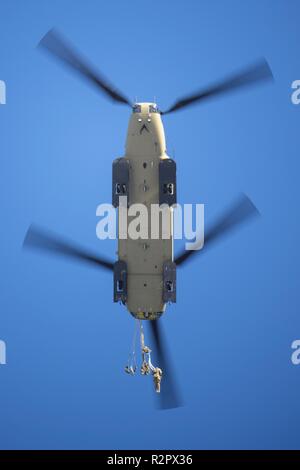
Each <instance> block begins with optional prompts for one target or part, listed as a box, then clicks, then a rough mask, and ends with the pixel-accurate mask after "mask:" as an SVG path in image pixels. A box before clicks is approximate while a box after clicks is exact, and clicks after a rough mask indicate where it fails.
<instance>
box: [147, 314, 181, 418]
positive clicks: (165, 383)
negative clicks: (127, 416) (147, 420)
mask: <svg viewBox="0 0 300 470" xmlns="http://www.w3.org/2000/svg"><path fill="white" fill-rule="evenodd" d="M149 323H150V329H151V333H152V337H153V341H154V348H155V349H154V348H153V349H154V353H155V354H156V357H157V360H156V366H157V367H159V368H160V369H162V381H161V390H160V393H159V394H157V400H158V406H159V408H160V409H169V408H178V407H179V406H182V400H181V397H180V393H179V388H178V386H177V384H176V380H175V375H174V370H173V367H172V364H171V359H170V355H169V354H168V349H167V344H166V338H165V335H164V334H163V328H162V322H161V320H150V321H149Z"/></svg>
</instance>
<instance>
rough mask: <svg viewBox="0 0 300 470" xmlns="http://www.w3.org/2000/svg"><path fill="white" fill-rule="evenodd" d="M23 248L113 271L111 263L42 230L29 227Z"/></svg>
mask: <svg viewBox="0 0 300 470" xmlns="http://www.w3.org/2000/svg"><path fill="white" fill-rule="evenodd" d="M23 247H24V248H29V249H34V250H41V251H46V252H49V253H52V254H54V255H61V256H64V257H67V258H71V259H73V260H75V261H80V262H84V263H89V264H92V265H94V266H98V267H99V268H104V269H108V270H110V271H112V270H113V266H114V265H113V263H112V262H111V261H108V260H106V259H105V258H102V257H99V256H97V255H95V254H93V253H90V252H89V251H86V250H85V249H83V248H81V247H79V246H77V245H75V244H73V243H72V242H69V241H66V240H64V239H62V238H60V237H58V236H57V235H54V234H51V233H49V232H46V231H45V230H43V229H40V228H38V227H35V226H33V225H31V226H30V227H29V229H28V231H27V234H26V237H25V239H24V242H23Z"/></svg>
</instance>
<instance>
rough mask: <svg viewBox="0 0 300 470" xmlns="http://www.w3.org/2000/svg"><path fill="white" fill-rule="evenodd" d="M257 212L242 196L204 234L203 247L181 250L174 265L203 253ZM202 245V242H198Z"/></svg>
mask: <svg viewBox="0 0 300 470" xmlns="http://www.w3.org/2000/svg"><path fill="white" fill-rule="evenodd" d="M258 215H259V212H258V210H257V208H256V207H255V205H254V204H253V202H252V201H251V200H250V199H249V198H248V196H246V195H245V194H242V195H241V196H240V197H239V199H238V200H237V201H236V202H235V203H234V204H233V205H232V206H231V207H230V208H229V209H228V210H227V211H226V212H225V213H224V214H223V215H222V216H221V217H220V218H219V219H218V220H217V221H216V222H215V223H214V224H213V225H212V226H211V228H210V229H209V230H208V231H207V232H205V237H204V246H203V249H201V250H187V251H186V250H183V251H182V253H181V254H179V256H177V257H176V258H175V263H176V264H177V266H180V265H181V264H182V263H184V262H185V261H186V260H187V259H188V258H190V257H191V256H193V255H196V254H199V253H203V251H206V248H207V247H208V246H211V244H212V243H213V242H216V241H217V240H218V239H220V237H221V236H223V235H225V234H227V233H229V232H231V231H232V230H234V229H235V228H237V227H239V226H241V225H242V224H243V223H244V222H246V221H248V220H249V219H251V218H252V217H254V216H258ZM200 244H202V240H201V242H200Z"/></svg>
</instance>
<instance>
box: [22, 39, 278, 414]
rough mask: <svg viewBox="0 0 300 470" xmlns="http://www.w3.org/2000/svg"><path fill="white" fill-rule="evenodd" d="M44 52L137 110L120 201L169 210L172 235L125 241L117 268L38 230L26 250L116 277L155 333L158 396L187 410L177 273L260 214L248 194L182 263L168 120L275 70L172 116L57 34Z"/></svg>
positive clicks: (228, 84) (236, 80) (229, 85)
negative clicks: (170, 317)
mask: <svg viewBox="0 0 300 470" xmlns="http://www.w3.org/2000/svg"><path fill="white" fill-rule="evenodd" d="M40 46H41V47H42V48H43V49H45V50H46V51H48V52H50V53H51V54H52V55H54V56H55V57H57V58H58V59H60V61H62V62H63V63H64V64H65V65H67V66H68V67H69V68H71V69H72V70H74V71H75V72H77V74H79V75H80V76H82V77H83V78H85V79H86V80H87V81H89V82H90V83H91V84H92V85H94V86H95V87H96V88H97V89H98V90H99V91H101V92H102V93H103V94H104V95H106V96H107V97H108V98H109V99H110V100H112V101H114V102H116V103H119V104H122V105H127V106H129V107H130V108H131V111H132V112H131V116H130V120H129V126H128V133H127V142H126V151H125V155H124V157H122V158H118V159H116V160H114V162H113V178H112V179H113V181H112V203H113V205H114V206H115V207H116V208H118V206H119V202H120V196H123V197H125V196H126V198H127V202H128V207H130V206H131V205H132V204H136V203H142V204H144V205H145V206H146V207H148V208H150V206H151V205H152V204H159V205H161V204H165V205H167V208H169V211H168V214H167V217H168V223H169V228H170V237H169V238H166V239H164V238H163V237H161V236H160V237H159V238H158V239H152V238H151V237H149V238H148V239H146V240H145V239H142V240H141V239H131V238H130V237H126V238H125V237H124V238H121V237H120V236H119V237H118V260H117V261H116V262H114V261H110V260H107V259H105V258H104V257H102V256H98V255H97V254H94V253H91V252H89V251H87V250H85V249H82V248H81V247H79V246H78V245H75V244H73V243H71V242H69V241H66V240H64V239H62V238H60V237H58V236H56V235H54V234H51V233H49V232H47V231H45V230H42V229H40V228H38V227H36V226H31V227H30V228H29V230H28V232H27V235H26V238H25V240H24V246H25V247H29V248H35V249H42V250H46V251H50V252H52V253H56V254H60V255H64V256H68V257H71V258H74V259H75V260H78V261H82V262H85V263H89V264H93V265H97V266H98V267H99V268H102V269H105V270H108V271H111V272H112V273H113V278H114V301H115V302H122V303H123V304H124V305H126V307H127V309H128V310H129V312H130V313H131V314H132V315H133V316H134V317H135V318H136V319H138V321H139V323H140V324H141V321H142V320H148V323H149V324H150V329H151V330H152V334H153V335H152V336H153V341H154V345H155V348H156V352H157V358H158V363H159V366H160V367H154V366H153V365H152V363H151V357H150V350H149V348H147V346H145V344H144V334H143V330H142V327H141V347H142V358H143V363H142V368H141V372H142V373H144V374H147V373H152V374H153V377H154V382H155V385H156V390H157V391H160V381H161V379H162V388H161V393H160V394H159V397H160V405H161V407H162V408H172V407H176V406H179V405H180V397H179V393H178V389H177V387H176V384H175V380H174V375H173V373H172V371H171V365H170V360H169V358H168V355H167V350H166V344H165V340H164V338H163V335H162V330H161V323H160V321H159V318H160V317H161V315H162V313H163V312H164V311H165V308H166V305H167V304H168V303H170V302H176V268H177V267H182V266H184V265H185V263H187V261H188V260H191V259H192V257H193V256H197V255H199V254H200V253H203V252H204V251H206V248H207V247H208V246H210V245H211V244H213V243H214V242H215V241H217V240H218V239H219V237H220V236H221V235H224V234H225V233H228V232H229V231H231V230H233V229H234V228H236V227H237V226H239V225H240V224H242V223H243V222H245V221H246V220H248V219H249V218H251V217H253V216H255V215H257V214H258V211H257V209H256V207H255V206H254V204H253V203H252V202H251V201H250V199H249V198H248V197H247V196H245V195H242V196H240V197H239V199H238V200H237V201H236V202H235V203H234V204H233V205H232V206H231V207H230V208H229V209H227V210H226V211H225V212H224V214H223V215H222V216H221V217H220V218H219V219H218V220H217V221H216V222H215V224H214V225H212V226H211V227H210V228H209V229H208V230H207V231H206V233H205V245H204V248H203V249H201V250H200V251H198V250H190V251H185V250H184V251H183V252H182V253H179V254H178V255H176V256H175V257H174V254H173V233H172V231H173V224H172V217H173V212H172V207H171V206H173V205H174V204H176V194H177V187H176V164H175V162H174V160H172V159H171V158H169V157H168V155H167V153H166V141H165V134H164V128H163V123H162V116H164V115H167V114H169V113H173V112H176V111H179V110H180V109H183V108H185V107H187V106H190V105H193V104H196V103H201V102H202V101H204V100H208V99H211V98H213V97H216V96H218V95H221V94H225V93H229V92H232V91H235V90H237V89H239V88H243V87H246V86H249V85H253V84H254V83H258V82H262V81H264V80H270V79H272V72H271V70H270V68H269V66H268V64H267V62H266V61H265V60H260V61H259V62H257V63H256V64H254V65H252V66H251V67H249V68H247V69H245V70H243V71H241V72H239V73H237V74H234V75H232V76H230V77H228V78H226V79H225V80H223V81H221V82H217V83H214V84H213V85H211V86H209V87H206V88H204V89H202V90H200V91H197V92H196V93H193V94H191V95H189V96H185V97H183V98H182V99H180V100H178V101H176V102H175V103H174V104H173V106H171V107H170V108H168V109H167V110H165V111H161V110H160V109H159V108H158V106H157V105H156V103H144V102H143V103H131V102H130V100H129V99H127V98H126V97H125V96H124V95H123V94H122V93H120V91H118V90H117V89H116V88H115V87H113V86H112V85H111V84H110V83H109V82H108V81H107V80H106V79H105V78H104V77H103V76H102V74H100V73H99V72H97V71H95V69H94V68H93V67H92V66H90V65H88V63H87V62H86V61H85V60H84V59H83V58H82V57H81V56H80V55H79V54H78V53H77V52H75V50H74V49H73V47H71V46H70V45H69V43H67V42H66V41H65V40H64V39H63V38H62V37H61V36H60V35H59V34H58V33H57V32H55V31H54V30H51V31H49V32H48V33H47V34H46V36H44V38H43V39H42V40H41V42H40ZM126 207H127V206H126ZM119 212H120V211H119ZM149 223H151V221H149ZM127 372H134V370H133V367H132V366H130V367H127Z"/></svg>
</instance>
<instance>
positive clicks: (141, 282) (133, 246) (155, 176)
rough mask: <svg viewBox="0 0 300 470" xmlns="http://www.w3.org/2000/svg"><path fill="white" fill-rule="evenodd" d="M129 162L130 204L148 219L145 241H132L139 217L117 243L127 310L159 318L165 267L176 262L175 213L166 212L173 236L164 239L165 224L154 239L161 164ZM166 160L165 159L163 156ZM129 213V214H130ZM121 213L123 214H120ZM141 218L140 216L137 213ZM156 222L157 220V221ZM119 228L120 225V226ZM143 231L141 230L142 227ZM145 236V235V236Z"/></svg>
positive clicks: (156, 161)
mask: <svg viewBox="0 0 300 470" xmlns="http://www.w3.org/2000/svg"><path fill="white" fill-rule="evenodd" d="M125 158H126V159H127V160H128V161H129V195H130V196H129V205H130V207H131V208H132V205H133V204H143V205H144V206H145V207H146V208H147V212H148V216H147V221H148V222H147V223H146V226H147V225H148V227H145V226H144V229H145V228H148V236H147V237H146V238H139V239H136V240H135V239H132V238H131V236H130V233H128V232H129V230H130V223H131V221H132V220H134V219H136V216H131V217H130V216H129V217H128V231H127V234H128V236H127V239H120V238H119V240H118V255H119V260H121V261H125V262H126V264H127V302H126V304H127V308H128V310H129V311H130V312H131V313H132V314H133V315H134V316H136V317H137V318H140V319H145V318H149V319H151V318H156V317H157V316H158V315H159V314H160V313H162V312H163V311H164V310H165V302H164V301H163V266H164V263H165V262H168V261H172V260H173V213H172V209H171V208H170V207H167V208H165V209H164V211H165V212H164V220H165V224H166V225H167V227H166V225H165V226H164V230H165V229H166V228H167V231H168V232H169V234H170V236H169V238H166V239H163V237H162V230H161V228H162V223H160V230H159V233H158V239H153V238H152V237H151V229H152V227H153V226H154V220H153V219H152V220H151V205H153V204H156V205H158V204H159V162H160V160H161V159H160V158H159V157H157V156H156V155H153V156H151V155H150V156H148V157H147V158H142V159H136V158H130V157H127V156H126V157H125ZM164 158H166V157H164ZM127 213H128V211H127ZM119 214H120V212H119ZM137 215H139V213H137ZM156 220H157V219H156ZM119 227H120V223H119ZM139 229H140V227H139ZM143 235H145V233H144V234H143Z"/></svg>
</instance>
